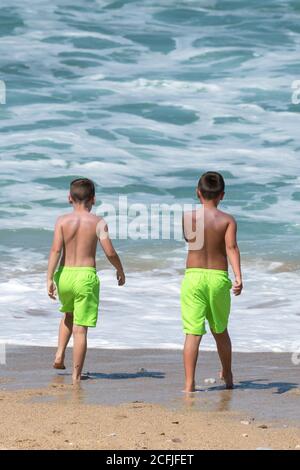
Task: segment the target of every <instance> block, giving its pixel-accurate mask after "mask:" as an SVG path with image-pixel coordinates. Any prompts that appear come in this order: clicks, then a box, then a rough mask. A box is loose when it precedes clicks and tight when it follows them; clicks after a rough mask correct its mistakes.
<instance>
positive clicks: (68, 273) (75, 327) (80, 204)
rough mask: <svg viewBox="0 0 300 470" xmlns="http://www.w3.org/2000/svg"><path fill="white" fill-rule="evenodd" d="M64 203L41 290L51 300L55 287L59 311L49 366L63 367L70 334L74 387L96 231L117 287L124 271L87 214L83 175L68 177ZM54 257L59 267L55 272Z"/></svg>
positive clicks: (95, 283) (93, 313) (89, 194)
mask: <svg viewBox="0 0 300 470" xmlns="http://www.w3.org/2000/svg"><path fill="white" fill-rule="evenodd" d="M69 202H70V204H72V205H73V212H72V213H70V214H66V215H63V216H61V217H59V218H58V219H57V222H56V225H55V231H54V239H53V244H52V248H51V251H50V255H49V262H48V280H47V289H48V295H49V297H50V298H51V299H56V288H57V290H58V296H59V299H60V301H61V304H62V306H61V308H60V311H61V312H64V316H63V318H62V320H61V323H60V327H59V338H58V349H57V352H56V356H55V360H54V364H53V367H54V368H55V369H65V365H64V358H65V351H66V347H67V345H68V342H69V340H70V338H71V335H72V334H73V341H74V346H73V374H72V380H73V384H74V385H75V384H78V383H79V382H80V380H81V372H82V368H83V363H84V359H85V355H86V350H87V330H88V327H89V326H90V327H95V326H96V323H97V317H98V306H99V287H100V282H99V278H98V276H97V272H96V260H95V258H96V250H97V242H98V235H99V241H100V244H101V246H102V248H103V251H104V253H105V255H106V257H107V258H108V260H109V261H110V263H111V264H112V265H113V266H114V267H115V269H116V270H117V280H118V284H119V286H122V285H123V284H125V275H124V271H123V267H122V263H121V261H120V258H119V256H118V255H117V253H116V251H115V249H114V247H113V245H112V242H111V240H110V238H109V235H108V228H107V225H106V224H105V222H104V221H103V219H101V217H97V216H96V215H94V214H91V213H90V212H91V209H92V206H93V205H94V204H95V186H94V183H93V182H92V181H91V180H89V179H87V178H79V179H76V180H74V181H72V183H71V186H70V194H69ZM99 227H101V228H100V229H99ZM97 234H98V235H97ZM59 260H60V265H59V268H58V270H57V271H56V272H55V270H56V267H57V265H58V262H59ZM54 273H55V274H54Z"/></svg>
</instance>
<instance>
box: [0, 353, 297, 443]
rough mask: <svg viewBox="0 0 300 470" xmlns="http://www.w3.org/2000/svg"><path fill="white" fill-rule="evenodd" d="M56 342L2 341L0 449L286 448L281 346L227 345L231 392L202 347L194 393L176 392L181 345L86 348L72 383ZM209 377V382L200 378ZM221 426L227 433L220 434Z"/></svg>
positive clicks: (293, 388) (292, 381)
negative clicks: (55, 364) (76, 383)
mask: <svg viewBox="0 0 300 470" xmlns="http://www.w3.org/2000/svg"><path fill="white" fill-rule="evenodd" d="M54 351H55V348H40V347H24V346H22V347H20V346H18V347H17V346H14V347H12V346H9V345H8V346H7V357H6V359H7V364H6V365H0V413H1V417H2V430H1V431H0V447H1V448H2V449H6V448H7V449H10V448H15V449H25V448H30V449H41V448H43V449H44V448H50V449H54V448H55V449H56V448H57V449H70V448H74V449H80V448H82V449H92V448H96V449H140V450H141V449H156V448H157V449H177V450H180V449H256V448H260V447H262V448H272V449H295V448H298V447H297V446H298V445H299V446H300V407H299V403H300V379H299V366H295V365H293V364H292V362H291V355H290V354H282V353H235V354H234V372H235V384H236V388H235V389H234V390H225V389H224V386H223V385H222V384H221V382H220V381H219V380H218V378H217V377H218V371H219V362H218V357H217V354H216V353H215V352H203V351H202V352H201V353H200V356H199V366H198V370H197V384H198V387H197V388H198V389H199V391H198V392H197V393H195V394H190V395H185V394H184V393H182V388H183V387H182V385H183V366H182V357H181V351H174V350H153V349H144V350H109V349H103V350H101V349H90V350H88V354H87V359H86V366H85V370H84V372H85V373H88V375H89V377H90V378H89V379H87V380H82V382H81V387H80V388H79V389H76V388H74V387H73V386H72V385H71V369H70V366H71V350H70V349H68V350H67V356H66V367H67V369H66V370H65V371H55V370H54V369H52V367H51V366H52V359H53V355H54ZM205 379H214V380H216V382H215V383H205ZM229 430H230V432H228V431H229Z"/></svg>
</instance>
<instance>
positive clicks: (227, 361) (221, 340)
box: [212, 329, 233, 389]
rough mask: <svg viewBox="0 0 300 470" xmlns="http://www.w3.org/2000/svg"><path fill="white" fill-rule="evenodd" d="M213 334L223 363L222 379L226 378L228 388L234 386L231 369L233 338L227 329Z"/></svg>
mask: <svg viewBox="0 0 300 470" xmlns="http://www.w3.org/2000/svg"><path fill="white" fill-rule="evenodd" d="M212 334H213V336H214V338H215V340H216V343H217V348H218V354H219V357H220V361H221V364H222V372H221V379H222V380H224V382H225V384H226V388H227V389H231V388H233V378H232V370H231V361H232V348H231V340H230V336H229V334H228V331H227V329H226V330H225V331H224V332H223V333H214V332H213V331H212Z"/></svg>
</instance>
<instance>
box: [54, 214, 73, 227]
mask: <svg viewBox="0 0 300 470" xmlns="http://www.w3.org/2000/svg"><path fill="white" fill-rule="evenodd" d="M70 215H71V214H62V215H60V216H58V217H57V219H56V225H63V224H64V223H65V222H66V221H67V220H68V219H69V217H70Z"/></svg>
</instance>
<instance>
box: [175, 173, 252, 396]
mask: <svg viewBox="0 0 300 470" xmlns="http://www.w3.org/2000/svg"><path fill="white" fill-rule="evenodd" d="M224 190H225V183H224V179H223V177H222V175H221V174H220V173H217V172H213V171H209V172H207V173H204V174H203V175H202V176H201V178H200V180H199V183H198V187H197V190H196V191H197V196H198V198H199V199H200V201H201V204H202V208H201V209H197V210H194V211H192V212H187V213H185V214H184V215H183V231H184V237H185V240H186V241H187V242H188V256H187V261H186V272H185V276H184V279H183V282H182V286H181V312H182V321H183V328H184V332H185V334H186V339H185V345H184V367H185V391H186V392H194V391H195V370H196V364H197V359H198V350H199V345H200V341H201V338H202V335H204V334H205V333H206V330H205V322H206V320H208V323H209V326H210V329H211V332H212V334H213V336H214V338H215V340H216V344H217V349H218V353H219V357H220V361H221V364H222V372H221V374H220V377H221V379H222V380H224V382H225V385H226V388H227V389H231V388H233V377H232V370H231V356H232V349H231V341H230V337H229V334H228V331H227V325H228V318H229V313H230V289H231V287H232V283H231V281H230V279H229V277H228V261H227V259H229V262H230V264H231V266H232V269H233V272H234V275H235V282H234V285H233V293H234V295H240V293H241V292H242V288H243V284H242V274H241V266H240V252H239V248H238V245H237V240H236V233H237V224H236V221H235V219H234V218H233V217H232V216H231V215H229V214H226V213H225V212H222V211H220V210H219V209H218V205H219V203H220V201H221V200H222V199H223V197H224V194H225V193H224ZM199 220H200V222H201V223H200V225H199ZM188 227H189V228H190V230H189V229H188ZM199 231H202V233H201V234H200V233H199ZM197 238H198V239H201V243H200V244H199V242H198V243H197V242H195V240H197Z"/></svg>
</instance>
